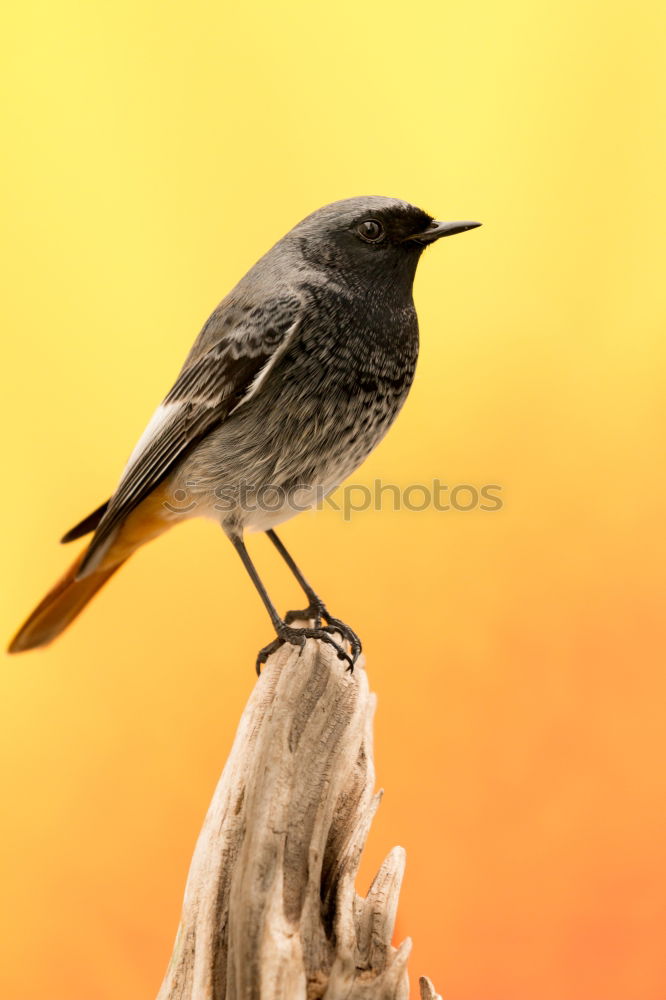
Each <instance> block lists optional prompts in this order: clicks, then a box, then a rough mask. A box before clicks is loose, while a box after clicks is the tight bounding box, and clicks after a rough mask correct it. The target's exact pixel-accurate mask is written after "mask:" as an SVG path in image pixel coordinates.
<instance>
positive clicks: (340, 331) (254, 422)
mask: <svg viewBox="0 0 666 1000" xmlns="http://www.w3.org/2000/svg"><path fill="white" fill-rule="evenodd" d="M478 225H479V223H478V222H437V221H434V220H433V219H432V217H431V216H430V215H428V214H427V213H426V212H423V211H421V209H418V208H415V207H414V206H413V205H409V204H407V203H406V202H403V201H398V200H396V199H393V198H382V197H377V196H371V197H365V198H350V199H348V200H346V201H339V202H335V203H334V204H332V205H327V206H325V207H324V208H321V209H319V210H318V211H317V212H314V213H313V214H312V215H309V216H308V217H307V218H306V219H304V220H303V221H302V222H300V223H299V224H298V225H297V226H296V227H295V228H294V229H292V230H291V231H290V232H288V233H287V235H286V236H284V237H283V238H282V239H281V240H280V241H279V242H278V243H276V245H275V246H274V247H273V248H272V249H271V250H269V251H268V253H267V254H266V255H265V256H263V257H262V258H261V259H260V260H259V261H258V262H257V263H256V264H255V265H254V267H253V268H252V269H251V270H250V271H248V273H247V274H246V275H245V277H244V278H242V279H241V281H239V282H238V284H237V285H236V287H235V288H234V289H233V290H232V291H231V292H230V293H229V294H228V295H227V297H226V298H225V299H223V300H222V302H221V303H220V305H219V306H218V307H217V309H216V310H215V311H214V312H213V314H212V316H211V317H210V319H209V320H208V321H207V322H206V324H205V325H204V327H203V329H202V331H201V333H200V334H199V336H198V337H197V339H196V341H195V343H194V346H193V348H192V350H191V351H190V353H189V355H188V357H187V359H186V361H185V364H184V366H183V368H182V370H181V372H180V375H179V376H178V378H177V380H176V383H175V385H174V386H173V388H172V389H171V391H170V392H169V394H168V395H167V396H166V398H165V400H164V402H163V403H162V404H161V406H159V407H158V409H157V411H156V412H155V414H154V416H153V417H152V419H151V420H150V422H149V424H148V427H147V428H146V430H145V432H144V434H143V436H142V437H141V439H140V441H139V442H138V444H137V445H136V447H135V449H134V451H133V452H132V455H131V456H130V459H129V461H128V463H127V467H126V468H125V471H124V473H123V475H122V478H121V480H120V482H119V484H118V487H117V489H116V491H115V493H114V494H113V496H112V497H111V499H110V500H108V501H107V503H105V504H102V506H101V507H99V508H98V509H97V510H96V511H94V512H93V513H92V514H90V515H89V516H88V517H87V518H85V519H84V520H83V521H81V522H80V524H78V525H76V527H74V528H72V530H71V531H69V532H68V533H67V534H66V535H65V536H64V538H63V541H64V542H69V541H72V540H74V539H76V538H80V537H82V536H83V535H86V534H88V533H89V532H91V531H94V534H93V536H92V539H91V541H90V543H89V544H88V546H87V547H86V549H85V550H84V551H83V552H82V553H81V554H80V555H79V557H78V558H77V559H76V561H75V562H74V564H73V566H71V567H70V569H69V570H68V571H67V573H66V574H65V575H64V577H63V578H62V579H61V580H60V581H59V582H58V583H57V584H56V585H55V587H53V589H52V590H51V591H49V593H48V594H47V595H46V597H45V598H44V599H43V601H42V602H41V604H39V605H38V606H37V608H36V609H35V610H34V611H33V613H32V614H31V615H30V617H29V618H28V620H27V621H26V622H25V624H24V625H23V626H22V628H21V629H20V630H19V632H18V633H17V635H16V636H15V638H14V640H13V641H12V644H11V646H10V651H11V652H14V653H16V652H20V651H22V650H26V649H32V648H33V647H36V646H43V645H45V644H46V643H49V642H50V641H51V640H52V639H54V638H55V637H56V636H57V635H59V633H60V632H62V631H63V630H64V629H65V628H66V627H67V626H68V625H69V624H70V622H71V621H73V619H74V618H76V616H77V615H78V614H79V612H80V611H81V610H82V609H83V608H84V606H85V605H86V604H87V603H88V601H89V600H90V599H91V598H92V597H93V595H94V594H95V593H96V592H97V591H98V590H99V588H100V587H101V586H102V585H103V584H104V583H105V582H106V581H107V580H108V579H109V577H110V576H111V575H112V574H113V573H115V571H116V570H117V569H118V568H119V567H120V566H121V565H122V564H123V563H124V562H125V560H126V559H127V558H129V556H130V555H131V554H132V553H133V552H134V551H135V550H136V549H138V548H139V547H140V546H141V545H143V544H144V542H147V541H149V540H150V539H151V538H155V537H156V536H157V535H159V534H161V533H162V532H163V531H165V530H166V529H167V528H169V527H171V526H172V525H173V524H175V523H176V522H177V521H179V520H182V519H183V518H184V517H192V516H199V515H203V516H207V517H213V518H215V519H216V520H218V521H219V522H220V523H221V525H222V528H223V529H224V531H225V533H226V534H227V537H228V538H229V539H230V541H231V542H232V543H233V545H234V546H235V548H236V550H237V551H238V553H239V555H240V557H241V559H242V560H243V563H244V565H245V568H246V569H247V571H248V573H249V575H250V577H251V578H252V581H253V582H254V585H255V586H256V588H257V590H258V591H259V594H260V596H261V598H262V600H263V602H264V604H265V606H266V608H267V610H268V613H269V615H270V618H271V621H272V623H273V627H274V628H275V632H276V636H277V637H276V639H275V640H273V642H271V643H269V645H268V646H266V647H265V648H264V649H263V650H261V651H260V653H259V656H258V659H257V666H258V667H259V665H260V664H261V663H262V662H263V661H264V660H265V659H266V657H267V656H268V655H269V653H271V652H272V651H273V650H275V649H277V648H278V646H279V645H280V644H281V643H283V642H290V643H294V644H297V645H303V644H304V642H305V640H306V639H307V638H310V637H313V638H317V639H321V640H323V641H325V642H327V643H330V644H331V645H333V646H334V647H335V649H336V650H337V652H338V655H339V656H340V657H341V658H344V659H346V660H347V662H348V664H349V666H350V667H352V666H353V664H354V662H355V660H356V658H357V656H358V654H359V652H360V648H361V644H360V641H359V639H358V636H357V635H356V633H355V632H354V631H353V630H352V629H351V628H349V626H347V625H345V624H344V623H343V622H342V621H340V620H339V619H337V618H334V617H332V616H331V615H330V614H329V613H328V611H327V609H326V607H325V605H324V603H323V602H322V601H321V600H320V599H319V597H318V596H317V594H316V593H315V592H314V590H313V589H312V588H311V587H310V585H309V584H308V583H307V581H306V580H305V578H304V577H303V575H302V574H301V573H300V571H299V569H298V567H297V566H296V564H295V563H294V561H293V559H292V558H291V556H290V555H289V553H288V552H287V550H286V549H285V548H284V546H283V544H282V542H281V541H280V539H279V538H278V536H277V535H276V534H275V531H274V530H273V529H274V526H275V525H276V524H279V523H280V522H281V521H284V520H286V519H287V518H289V517H291V516H293V515H294V514H295V513H298V512H299V511H301V510H304V509H306V508H308V507H312V506H314V505H315V504H316V503H318V502H319V501H320V500H321V499H322V497H323V496H325V495H326V494H327V493H330V492H331V491H332V490H334V489H335V488H336V487H337V486H338V485H339V484H340V483H341V482H342V481H343V480H344V479H345V478H346V477H347V476H348V475H349V474H350V473H351V472H353V471H354V469H356V468H357V466H358V465H360V463H361V462H362V461H363V460H364V459H365V458H366V456H367V455H368V454H369V453H370V452H371V451H372V449H373V448H374V447H375V446H376V445H377V444H378V443H379V441H380V440H381V439H382V437H383V436H384V434H385V433H386V431H387V430H388V428H389V427H390V425H391V424H392V423H393V420H394V419H395V417H396V415H397V413H398V411H399V410H400V407H401V406H402V404H403V403H404V401H405V398H406V396H407V393H408V391H409V388H410V386H411V383H412V379H413V376H414V368H415V365H416V358H417V354H418V323H417V319H416V312H415V309H414V303H413V300H412V284H413V281H414V274H415V272H416V265H417V264H418V261H419V258H420V256H421V253H422V251H423V249H424V247H426V246H427V245H428V244H430V243H434V242H435V240H438V239H440V237H442V236H451V235H452V234H454V233H461V232H465V231H466V230H468V229H473V228H474V227H476V226H478ZM246 530H250V531H252V530H254V531H265V532H267V534H268V535H269V537H270V538H271V541H272V542H273V543H274V545H275V546H276V547H277V549H278V551H279V552H280V554H281V555H282V557H283V558H284V559H285V561H286V563H287V565H288V566H289V568H290V569H291V571H292V572H293V574H294V575H295V577H296V579H297V580H298V582H299V584H300V586H301V587H302V589H303V591H304V592H305V595H306V597H307V600H308V602H309V604H308V607H307V608H306V609H304V610H303V611H299V612H290V613H288V614H287V616H286V617H285V618H284V619H283V618H281V617H280V615H279V614H278V613H277V611H276V609H275V607H274V605H273V603H272V602H271V600H270V598H269V596H268V594H267V592H266V590H265V588H264V586H263V584H262V582H261V580H260V578H259V575H258V573H257V571H256V569H255V567H254V564H253V563H252V561H251V560H250V557H249V555H248V552H247V549H246V548H245V544H244V542H243V533H244V531H246ZM296 618H305V619H306V620H307V619H314V628H294V627H293V626H292V625H290V622H292V621H293V620H294V619H296ZM324 623H326V624H324ZM335 633H339V635H340V636H342V639H343V641H347V642H348V643H349V648H350V653H348V652H347V651H346V650H345V649H344V648H343V646H341V645H340V644H339V643H338V642H337V640H336V639H335V638H334V637H333V636H334V634H335Z"/></svg>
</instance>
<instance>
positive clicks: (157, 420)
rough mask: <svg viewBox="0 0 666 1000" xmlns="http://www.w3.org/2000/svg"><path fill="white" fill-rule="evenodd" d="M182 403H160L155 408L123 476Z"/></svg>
mask: <svg viewBox="0 0 666 1000" xmlns="http://www.w3.org/2000/svg"><path fill="white" fill-rule="evenodd" d="M182 405H183V404H182V403H162V404H161V405H160V406H158V407H157V409H156V410H155V412H154V413H153V415H152V417H151V418H150V420H149V421H148V424H147V425H146V429H145V431H144V432H143V434H142V435H141V437H140V438H139V440H138V441H137V443H136V444H135V446H134V450H133V452H132V454H131V455H130V457H129V458H128V460H127V465H126V466H125V471H124V472H123V476H124V475H125V473H126V472H127V471H128V469H130V468H131V467H132V466H133V465H134V463H135V462H136V461H137V459H138V458H139V457H140V456H141V455H142V454H143V452H144V451H145V450H146V448H147V447H148V445H149V444H150V442H151V441H152V440H153V439H154V438H155V437H157V435H158V434H159V432H160V431H161V429H162V428H163V427H164V425H165V424H166V423H167V421H168V420H170V419H171V418H172V416H173V414H174V412H175V411H176V410H179V409H180V407H181V406H182Z"/></svg>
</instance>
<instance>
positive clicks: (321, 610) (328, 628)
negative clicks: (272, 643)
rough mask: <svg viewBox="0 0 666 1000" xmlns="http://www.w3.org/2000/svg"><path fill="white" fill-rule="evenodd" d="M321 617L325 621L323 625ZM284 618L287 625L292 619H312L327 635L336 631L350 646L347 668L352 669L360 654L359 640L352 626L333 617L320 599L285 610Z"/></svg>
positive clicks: (360, 645) (316, 626)
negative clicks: (304, 606) (299, 607)
mask: <svg viewBox="0 0 666 1000" xmlns="http://www.w3.org/2000/svg"><path fill="white" fill-rule="evenodd" d="M322 619H324V620H325V621H326V622H327V624H326V625H324V626H323V627H322ZM284 620H285V623H286V624H287V625H289V624H290V623H291V622H293V621H314V623H315V628H317V629H322V631H324V632H328V633H329V635H334V634H335V633H336V632H337V633H338V634H339V635H341V636H342V638H343V639H344V640H345V641H346V642H348V643H349V645H350V647H351V664H350V666H349V667H348V668H347V669H348V670H352V671H353V669H354V664H355V663H356V661H357V660H358V658H359V656H360V655H361V650H362V648H363V646H362V644H361V640H360V639H359V637H358V635H357V634H356V632H355V631H354V629H353V628H350V626H349V625H346V624H345V622H343V621H341V620H340V619H339V618H334V617H333V615H331V614H330V613H329V612H328V611H327V609H326V605H325V604H324V603H323V602H322V601H317V602H313V603H312V604H310V606H309V607H307V608H304V609H303V610H302V611H287V613H286V615H285V616H284Z"/></svg>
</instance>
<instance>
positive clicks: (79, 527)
mask: <svg viewBox="0 0 666 1000" xmlns="http://www.w3.org/2000/svg"><path fill="white" fill-rule="evenodd" d="M108 506H109V501H108V500H107V501H106V503H103V504H100V506H99V507H98V508H97V510H94V511H93V512H92V514H88V516H87V517H84V518H83V520H82V521H79V523H78V524H75V525H74V527H73V528H70V529H69V531H67V532H66V533H65V534H64V535H63V536H62V538H61V539H60V542H61V543H62V544H63V545H66V544H67V543H68V542H73V541H75V540H76V539H77V538H83V536H84V535H89V534H90V532H91V531H94V530H95V528H96V527H97V525H98V524H99V522H100V521H101V520H102V518H103V517H104V514H105V513H106V508H107V507H108Z"/></svg>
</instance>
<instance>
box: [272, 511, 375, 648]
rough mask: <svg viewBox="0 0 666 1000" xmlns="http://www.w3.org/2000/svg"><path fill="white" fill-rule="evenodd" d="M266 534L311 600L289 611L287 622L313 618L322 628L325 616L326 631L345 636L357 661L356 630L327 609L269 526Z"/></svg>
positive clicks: (357, 642) (357, 643)
mask: <svg viewBox="0 0 666 1000" xmlns="http://www.w3.org/2000/svg"><path fill="white" fill-rule="evenodd" d="M266 534H267V535H268V537H269V538H270V540H271V541H272V543H273V545H274V546H275V548H276V549H277V550H278V552H279V553H280V555H281V556H282V558H283V559H284V561H285V562H286V564H287V566H288V567H289V569H290V570H291V572H292V573H293V574H294V576H295V577H296V580H297V581H298V583H299V585H300V587H301V589H302V591H303V593H304V594H305V596H306V597H307V599H308V601H309V602H310V603H309V605H308V607H307V608H304V609H303V610H302V611H287V613H286V615H285V616H284V620H285V622H287V623H289V622H292V621H294V620H298V619H304V618H305V619H308V620H309V619H311V618H313V619H314V622H315V626H316V627H317V628H320V627H321V620H322V618H325V619H326V621H327V622H328V625H327V626H326V627H325V628H326V631H328V632H331V633H333V632H337V633H339V635H341V636H342V637H343V639H346V640H347V642H348V643H349V644H350V646H351V651H352V659H353V661H354V663H356V661H357V659H358V658H359V656H360V653H361V640H360V639H359V637H358V636H357V634H356V632H354V630H353V629H352V628H350V627H349V625H346V624H345V623H344V622H343V621H340V619H339V618H334V617H333V616H332V615H331V614H330V613H329V612H328V611H327V609H326V605H325V604H324V602H323V601H322V599H321V597H319V596H318V595H317V594H316V593H315V592H314V590H313V589H312V587H311V586H310V584H309V583H308V581H307V580H306V579H305V577H304V576H303V574H302V573H301V571H300V569H299V568H298V566H297V565H296V563H295V562H294V560H293V559H292V557H291V556H290V554H289V553H288V552H287V550H286V548H285V547H284V545H283V543H282V542H281V541H280V539H279V538H278V536H277V535H276V534H275V532H274V531H273V529H272V528H269V530H268V531H267V532H266Z"/></svg>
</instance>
